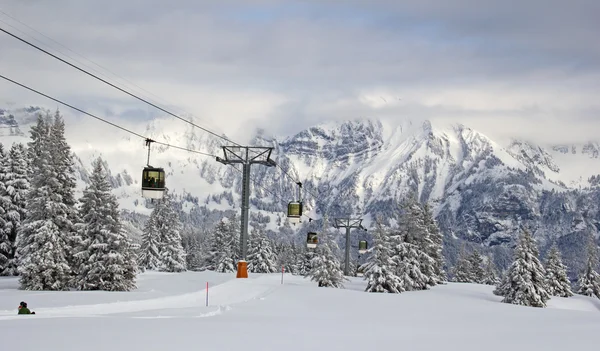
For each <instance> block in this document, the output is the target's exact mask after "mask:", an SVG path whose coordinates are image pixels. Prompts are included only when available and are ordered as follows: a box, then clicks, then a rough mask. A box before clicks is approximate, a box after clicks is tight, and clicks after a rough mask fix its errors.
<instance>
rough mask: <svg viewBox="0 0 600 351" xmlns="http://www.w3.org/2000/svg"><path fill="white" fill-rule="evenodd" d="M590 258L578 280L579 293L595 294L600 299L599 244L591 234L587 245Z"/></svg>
mask: <svg viewBox="0 0 600 351" xmlns="http://www.w3.org/2000/svg"><path fill="white" fill-rule="evenodd" d="M587 251H588V259H587V264H586V266H585V269H584V270H583V272H581V274H580V276H579V279H578V281H577V287H578V289H577V294H580V295H585V296H595V297H597V298H599V299H600V275H598V271H597V269H598V246H597V245H596V242H595V241H594V237H593V236H591V235H590V238H589V239H588V245H587Z"/></svg>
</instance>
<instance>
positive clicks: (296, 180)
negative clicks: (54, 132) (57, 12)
mask: <svg viewBox="0 0 600 351" xmlns="http://www.w3.org/2000/svg"><path fill="white" fill-rule="evenodd" d="M0 13H3V14H4V15H6V16H7V17H9V18H12V19H13V20H15V21H17V22H19V23H21V24H23V25H24V26H26V27H27V28H30V29H32V30H33V31H35V32H37V33H39V34H40V35H42V36H44V37H46V38H48V39H50V40H51V41H53V42H55V43H57V44H58V45H60V46H62V47H64V48H66V49H67V50H69V51H71V52H73V53H75V54H78V53H77V52H75V51H73V50H71V49H69V48H68V47H66V46H65V45H63V44H61V43H59V42H57V41H56V40H54V39H52V38H50V37H48V36H46V35H44V34H43V33H41V32H39V31H38V30H36V29H35V28H32V27H31V26H28V25H27V24H25V23H23V22H21V21H19V20H18V19H16V18H14V17H12V16H10V15H9V14H7V13H6V12H4V11H2V10H0ZM0 22H3V23H5V24H6V25H8V26H10V27H12V28H15V29H16V30H18V31H19V32H21V33H24V32H23V31H21V30H19V29H18V28H16V27H14V26H12V25H11V24H8V23H6V22H4V21H2V20H0ZM0 31H2V32H4V33H6V34H8V35H10V36H12V37H14V38H15V39H18V40H20V41H22V42H24V43H26V44H28V45H30V46H32V47H34V48H35V49H37V50H40V51H42V52H43V53H45V54H47V55H50V56H52V57H53V58H55V59H57V60H59V61H61V62H63V63H65V64H67V65H69V66H71V67H73V68H75V69H77V70H79V71H81V72H83V73H86V74H88V75H90V76H92V77H93V78H96V79H98V80H100V81H101V82H103V83H105V84H108V85H110V86H112V87H113V88H115V89H118V90H120V91H122V92H124V93H126V94H128V95H130V96H132V97H134V98H136V99H138V100H141V101H143V102H145V103H147V104H149V105H151V106H153V107H155V108H157V109H159V110H161V111H163V112H165V113H167V114H169V115H171V116H173V117H176V118H178V119H180V120H182V121H184V122H187V123H189V124H191V125H193V126H195V127H197V128H200V129H202V130H204V131H206V132H208V133H210V134H212V135H214V136H217V137H219V138H221V139H223V140H225V141H228V142H231V143H233V144H235V145H238V146H241V145H240V144H238V143H236V142H234V141H232V140H229V139H227V138H225V137H223V136H220V135H218V134H216V133H214V132H212V131H210V130H208V129H206V128H204V127H201V126H198V125H196V124H194V123H192V122H190V121H188V120H186V119H183V118H181V117H179V116H177V115H175V114H173V113H171V112H169V111H167V110H165V109H163V108H161V107H159V106H157V105H155V104H153V103H151V102H149V101H147V100H145V99H142V98H140V97H138V96H137V95H135V94H133V93H130V92H128V91H126V90H124V89H122V88H120V87H118V86H116V85H114V84H112V83H110V82H108V81H106V80H104V79H102V78H100V77H98V76H96V75H94V74H92V73H89V72H88V71H86V70H84V69H82V68H80V67H77V66H76V65H74V64H72V63H70V62H68V61H66V60H64V59H62V58H60V57H58V56H56V55H54V54H52V53H50V52H48V51H46V50H44V49H42V48H40V47H38V46H36V45H35V44H32V43H30V42H28V41H27V40H25V39H23V38H20V37H19V36H17V35H15V34H13V33H10V32H8V31H7V30H5V29H3V28H0ZM24 34H26V33H24ZM32 38H33V37H32ZM33 39H34V40H36V41H38V42H40V43H43V42H41V41H40V40H37V39H36V38H33ZM57 51H59V52H61V51H60V50H57ZM61 53H62V54H63V55H65V56H67V57H69V58H71V59H72V60H74V61H76V62H79V63H80V64H82V65H84V66H86V67H89V66H87V65H85V64H84V63H82V62H80V61H78V60H77V59H75V58H73V57H71V56H69V55H67V54H65V53H64V52H61ZM78 55H79V56H81V57H83V58H84V59H86V60H88V61H90V62H92V63H94V64H95V65H97V66H98V67H101V68H104V67H102V66H100V65H99V64H97V63H95V62H93V61H92V60H90V59H87V58H86V57H84V56H83V55H81V54H78ZM90 69H91V70H93V71H95V72H97V73H98V74H102V73H100V72H98V71H96V70H94V69H93V68H91V67H90ZM104 69H105V70H106V71H108V72H110V73H112V74H113V75H114V76H116V77H119V76H118V75H117V74H115V73H113V72H111V71H110V70H108V69H107V68H104ZM105 76H106V75H105ZM121 78H122V77H121ZM122 79H123V80H125V81H128V80H126V79H125V78H122ZM128 82H129V83H131V84H133V85H134V86H136V87H138V88H139V89H141V90H143V91H145V92H147V93H149V94H151V95H153V96H156V95H154V94H152V93H151V92H148V91H147V90H145V89H143V88H141V87H139V86H137V85H136V84H135V83H132V82H130V81H128ZM46 97H48V96H46ZM69 107H71V108H73V107H72V106H69ZM80 112H81V111H80ZM184 112H185V111H184ZM82 113H84V112H82ZM128 132H131V131H128ZM138 136H140V135H138ZM140 137H143V136H140ZM144 138H145V137H144ZM157 143H159V142H157ZM173 147H174V146H173ZM192 151H193V150H192ZM276 165H277V166H278V167H279V168H280V169H281V171H282V172H283V174H285V175H286V176H287V177H289V178H290V179H291V180H292V181H294V182H295V183H296V184H298V183H299V180H298V179H294V177H292V176H291V175H290V174H289V173H288V172H287V171H286V170H285V169H283V167H281V165H279V164H276ZM305 191H306V192H307V193H308V194H310V195H312V196H313V197H314V198H315V199H317V198H318V196H317V195H315V194H313V193H312V192H310V191H308V190H305ZM309 218H310V217H309Z"/></svg>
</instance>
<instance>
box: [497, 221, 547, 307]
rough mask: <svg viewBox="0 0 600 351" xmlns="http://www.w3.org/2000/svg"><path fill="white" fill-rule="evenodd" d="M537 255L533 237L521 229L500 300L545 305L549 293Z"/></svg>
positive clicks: (517, 303) (525, 304)
mask: <svg viewBox="0 0 600 351" xmlns="http://www.w3.org/2000/svg"><path fill="white" fill-rule="evenodd" d="M538 256H539V253H538V249H537V246H536V244H535V241H534V239H533V238H532V237H531V234H529V232H528V231H526V230H525V231H523V234H522V235H521V237H520V239H519V243H518V244H517V246H516V247H515V251H514V258H513V263H512V264H511V266H510V268H509V269H508V272H507V282H508V284H507V286H506V287H505V291H504V299H503V300H502V302H505V303H512V304H515V305H524V306H532V307H546V302H547V301H548V300H549V299H550V295H549V294H548V291H547V290H546V283H545V274H546V272H545V269H544V267H543V266H542V264H541V263H540V261H539V259H538Z"/></svg>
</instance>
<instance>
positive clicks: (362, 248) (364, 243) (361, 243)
mask: <svg viewBox="0 0 600 351" xmlns="http://www.w3.org/2000/svg"><path fill="white" fill-rule="evenodd" d="M368 248H369V245H368V244H367V241H366V240H361V241H359V242H358V253H360V254H364V253H365V252H367V250H368Z"/></svg>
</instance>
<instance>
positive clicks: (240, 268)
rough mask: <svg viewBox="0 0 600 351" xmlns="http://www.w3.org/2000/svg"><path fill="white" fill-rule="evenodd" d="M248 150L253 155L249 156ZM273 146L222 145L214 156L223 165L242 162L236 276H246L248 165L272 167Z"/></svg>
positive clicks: (248, 197)
mask: <svg viewBox="0 0 600 351" xmlns="http://www.w3.org/2000/svg"><path fill="white" fill-rule="evenodd" d="M250 151H253V153H254V155H253V156H250ZM271 152H273V147H268V146H223V156H224V158H221V157H218V156H217V157H216V160H217V162H221V163H222V164H225V165H231V164H238V163H239V164H242V166H243V169H242V210H241V212H242V213H241V217H242V218H241V229H240V249H241V250H240V253H241V257H240V260H239V261H238V265H237V275H236V277H237V278H248V265H247V262H246V258H247V254H248V211H249V209H250V166H251V165H253V164H259V165H263V166H267V167H274V166H276V165H277V164H276V163H275V161H273V160H272V159H271Z"/></svg>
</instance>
